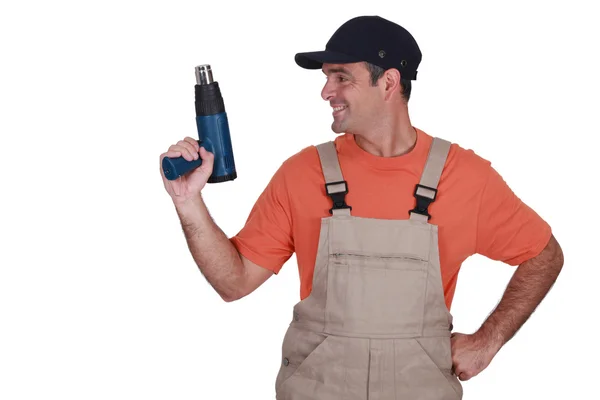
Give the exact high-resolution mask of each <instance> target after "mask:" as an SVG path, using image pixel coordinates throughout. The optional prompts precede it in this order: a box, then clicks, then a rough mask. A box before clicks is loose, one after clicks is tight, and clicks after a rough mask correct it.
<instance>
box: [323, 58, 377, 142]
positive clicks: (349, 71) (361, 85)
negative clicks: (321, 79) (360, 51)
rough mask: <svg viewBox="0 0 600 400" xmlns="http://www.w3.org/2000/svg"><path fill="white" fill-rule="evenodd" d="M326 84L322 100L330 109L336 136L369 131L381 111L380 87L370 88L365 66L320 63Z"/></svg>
mask: <svg viewBox="0 0 600 400" xmlns="http://www.w3.org/2000/svg"><path fill="white" fill-rule="evenodd" d="M322 70H323V73H324V74H325V76H326V78H327V82H326V83H325V86H324V87H323V90H322V91H321V97H323V99H324V100H326V101H328V102H329V104H330V105H331V106H332V107H333V123H332V124H331V129H332V130H333V131H334V132H335V133H343V132H350V133H358V134H360V133H362V132H364V131H365V130H368V129H371V128H372V127H373V124H374V123H376V121H377V119H378V116H379V113H380V112H381V111H382V107H381V105H382V104H381V103H382V102H383V94H382V90H381V87H379V86H371V78H370V75H369V70H368V69H367V67H366V65H365V64H364V63H353V64H323V67H322Z"/></svg>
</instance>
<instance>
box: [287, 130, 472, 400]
mask: <svg viewBox="0 0 600 400" xmlns="http://www.w3.org/2000/svg"><path fill="white" fill-rule="evenodd" d="M449 148H450V143H449V142H447V141H445V140H443V139H439V138H434V141H433V144H432V146H431V149H430V151H429V155H428V158H427V162H426V165H425V169H424V171H423V174H422V176H421V181H420V184H419V185H417V187H416V190H415V193H414V194H415V197H416V199H417V206H416V207H415V209H413V210H410V211H408V210H407V212H408V214H409V215H410V218H407V219H405V220H383V219H373V218H362V217H354V216H352V215H351V213H350V211H351V208H352V207H351V205H350V206H349V205H347V204H346V203H345V199H344V197H345V195H346V193H347V192H348V186H347V184H346V182H345V181H344V179H343V176H342V172H341V169H340V165H339V162H338V158H337V152H336V149H335V145H334V143H333V142H327V143H323V144H320V145H318V146H317V150H318V152H319V157H320V159H321V166H322V168H323V173H324V176H325V181H326V185H325V188H326V193H327V194H328V195H329V196H330V197H331V198H332V201H333V208H332V209H331V210H330V213H331V214H332V216H331V217H326V218H323V219H322V220H321V232H320V237H319V248H318V252H317V258H316V264H315V271H314V276H313V286H312V291H311V293H310V295H309V296H308V297H307V298H305V299H304V300H302V301H300V302H299V303H297V304H296V305H295V306H294V312H293V319H292V322H291V323H290V326H289V328H288V330H287V332H286V334H285V337H284V340H283V345H282V365H281V367H280V370H279V373H278V375H277V379H276V384H275V390H276V394H277V399H278V400H308V399H316V400H333V399H336V400H338V399H344V400H367V399H368V400H391V399H394V400H396V399H411V400H412V399H415V400H416V399H419V400H433V399H436V400H437V399H440V400H441V399H448V400H456V399H461V398H462V386H461V384H460V382H459V381H458V379H457V378H456V376H455V375H454V374H453V373H452V358H451V352H450V332H451V330H452V316H451V315H450V313H449V312H448V309H447V308H446V304H445V302H444V293H443V289H442V280H441V273H440V261H439V254H438V228H437V226H436V225H432V224H429V222H428V221H429V215H428V213H427V206H428V205H429V204H430V203H431V201H433V200H434V199H435V195H436V193H437V185H438V182H439V179H440V176H441V173H442V169H443V167H444V163H445V161H446V157H447V155H448V151H449ZM382 190H383V191H385V188H382Z"/></svg>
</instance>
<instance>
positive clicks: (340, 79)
mask: <svg viewBox="0 0 600 400" xmlns="http://www.w3.org/2000/svg"><path fill="white" fill-rule="evenodd" d="M347 80H348V79H346V78H345V77H343V76H338V81H340V82H346V81H347Z"/></svg>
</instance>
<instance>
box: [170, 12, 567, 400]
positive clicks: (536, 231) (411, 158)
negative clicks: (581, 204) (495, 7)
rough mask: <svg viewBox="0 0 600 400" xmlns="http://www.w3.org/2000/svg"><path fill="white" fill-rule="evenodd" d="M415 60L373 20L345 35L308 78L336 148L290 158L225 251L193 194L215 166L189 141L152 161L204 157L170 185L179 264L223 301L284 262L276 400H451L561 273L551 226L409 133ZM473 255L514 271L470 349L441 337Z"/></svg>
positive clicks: (467, 163)
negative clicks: (288, 291)
mask: <svg viewBox="0 0 600 400" xmlns="http://www.w3.org/2000/svg"><path fill="white" fill-rule="evenodd" d="M420 61H421V52H420V49H419V47H418V45H417V43H416V41H415V39H414V38H413V37H412V35H411V34H410V33H409V32H408V31H406V30H405V29H404V28H402V27H401V26H399V25H397V24H395V23H393V22H391V21H388V20H385V19H383V18H380V17H373V16H368V17H358V18H353V19H351V20H350V21H348V22H346V23H345V24H343V25H342V26H341V27H340V28H338V30H337V31H336V32H335V33H334V35H333V36H332V37H331V38H330V40H329V42H328V43H327V46H326V50H325V51H317V52H311V53H299V54H297V55H296V62H297V64H298V65H299V66H301V67H303V68H306V69H321V70H322V71H323V73H324V74H325V76H326V83H325V85H324V87H323V90H322V93H321V96H322V98H323V99H324V100H325V101H327V102H329V103H330V105H331V107H332V108H333V124H332V126H331V128H332V130H333V131H334V132H335V133H337V134H341V135H339V136H338V137H337V138H336V139H335V140H334V141H330V142H326V143H323V144H320V145H318V146H310V147H308V148H305V149H303V150H302V151H300V152H298V153H297V154H295V155H293V156H292V157H290V158H289V159H287V160H286V161H285V162H284V163H283V164H282V166H281V167H280V168H279V170H278V171H277V172H276V173H275V175H274V176H273V178H272V180H271V182H270V183H269V185H268V186H267V187H266V189H265V190H264V192H263V193H262V194H261V196H260V198H259V199H258V201H257V202H256V204H255V206H254V208H253V209H252V211H251V213H250V216H249V218H248V220H247V221H246V224H245V226H244V227H243V229H242V230H241V231H240V232H239V233H238V234H237V235H236V236H235V237H232V238H229V239H228V238H227V237H226V236H225V235H224V234H223V232H222V231H221V230H220V229H219V228H218V227H217V226H216V225H215V224H214V222H213V221H212V220H211V218H210V216H209V213H208V211H207V208H206V205H205V204H204V202H203V200H202V196H201V190H202V188H203V187H204V185H205V183H206V181H207V180H208V177H209V176H210V174H211V173H212V163H213V156H212V154H210V153H208V152H207V151H206V150H205V149H203V148H198V144H197V142H196V141H195V140H193V139H191V138H189V137H188V138H186V139H184V140H182V141H179V142H178V143H177V144H176V145H173V146H171V147H170V148H169V150H168V151H167V152H166V153H164V154H163V155H161V160H162V157H164V156H169V157H178V156H183V157H184V158H186V159H187V160H191V159H197V158H198V157H201V158H202V159H203V164H202V166H201V167H200V168H198V169H197V170H195V171H194V172H192V173H190V174H189V175H187V176H184V177H182V178H180V179H178V180H176V181H167V180H166V179H165V178H164V176H163V181H164V184H165V188H166V190H167V191H168V193H169V194H170V195H171V197H172V199H173V202H174V204H175V207H176V210H177V213H178V215H179V217H180V219H181V223H182V226H183V229H184V232H185V236H186V239H187V243H188V246H189V248H190V251H191V253H192V255H193V257H194V259H195V261H196V262H197V264H198V266H199V268H200V270H201V271H202V273H203V274H204V275H205V277H206V278H207V280H208V281H209V282H210V284H211V285H212V286H213V287H214V289H215V290H216V291H217V292H218V293H219V294H220V295H221V297H222V298H223V299H224V300H225V301H234V300H237V299H240V298H242V297H244V296H246V295H248V294H249V293H251V292H253V291H254V290H255V289H256V288H257V287H259V286H260V285H261V284H262V283H263V282H265V281H266V280H267V279H268V278H269V277H271V276H272V275H273V274H274V273H275V274H276V273H278V272H279V270H280V268H281V267H282V265H283V264H284V263H285V262H286V261H287V260H288V259H289V257H290V256H291V255H292V253H293V252H295V253H296V255H297V260H298V267H299V271H300V277H301V288H300V302H299V303H298V304H296V306H295V307H294V312H293V314H292V321H291V323H290V326H289V328H288V330H287V333H286V335H285V337H284V339H283V345H282V363H281V366H280V370H279V374H278V376H277V379H276V384H275V389H276V393H277V398H278V399H289V400H296V399H327V400H328V399H357V400H358V399H417V398H418V399H460V398H462V393H463V390H462V386H461V383H460V382H459V380H468V379H470V378H471V377H473V376H475V375H477V374H478V373H480V372H481V371H482V370H483V369H484V368H486V367H487V366H488V365H489V363H490V362H491V360H492V358H493V357H494V356H495V354H496V353H497V352H498V351H499V350H500V348H501V347H502V346H503V345H504V344H505V343H506V342H507V341H508V340H509V339H510V338H511V337H512V336H513V335H514V334H515V333H516V332H517V330H518V329H519V328H520V327H521V326H522V324H523V323H524V322H525V321H526V320H527V319H528V317H529V316H530V315H531V313H532V312H533V311H534V309H535V308H536V306H537V305H538V304H539V303H540V302H541V300H542V299H543V298H544V296H545V295H546V293H547V292H548V290H549V289H550V287H551V286H552V284H553V282H554V281H555V279H556V277H557V276H558V274H559V272H560V270H561V267H562V265H563V258H562V252H561V249H560V246H559V245H558V243H557V241H556V240H555V238H554V236H553V235H552V232H551V229H550V226H549V225H548V224H547V223H546V222H545V221H544V220H543V219H541V218H540V217H539V216H538V215H537V214H536V213H535V212H534V211H533V210H532V209H531V208H529V207H528V206H527V205H525V204H524V203H523V202H522V201H521V200H520V199H519V198H518V197H517V196H516V195H515V194H514V193H513V192H512V191H511V190H510V188H509V187H508V186H507V185H506V183H505V182H504V181H503V180H502V178H501V176H500V175H499V174H498V173H497V172H496V171H495V170H494V169H493V168H492V167H491V164H490V162H489V161H487V160H484V159H483V158H481V157H479V156H477V155H476V154H475V153H474V152H473V151H470V150H465V149H463V148H461V147H460V146H458V145H457V144H451V143H450V142H448V141H446V140H443V139H441V138H434V137H432V136H429V135H428V134H427V133H425V132H423V131H422V130H420V129H418V128H415V127H413V126H412V124H411V122H410V118H409V114H408V106H407V104H408V100H409V97H410V89H411V81H412V80H416V77H417V68H418V65H419V63H420ZM476 253H478V254H482V255H485V256H486V257H489V258H491V259H494V260H501V261H503V262H505V263H507V264H510V265H518V268H517V269H516V271H515V273H514V276H513V278H512V279H511V281H510V283H509V285H508V287H507V289H506V291H505V293H504V295H503V297H502V299H501V301H500V303H499V304H498V306H497V308H496V309H495V310H494V311H493V313H492V314H491V315H490V316H489V317H488V318H487V320H486V321H485V322H484V323H483V324H482V326H481V327H480V329H479V330H478V331H477V332H475V333H474V334H471V335H465V334H460V333H451V331H452V316H451V315H450V313H449V309H450V305H451V302H452V297H453V295H454V290H455V287H456V280H457V276H458V271H459V269H460V265H461V263H462V262H463V261H464V260H465V259H466V258H467V257H469V256H470V255H472V254H476Z"/></svg>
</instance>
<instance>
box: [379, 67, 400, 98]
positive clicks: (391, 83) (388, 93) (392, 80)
mask: <svg viewBox="0 0 600 400" xmlns="http://www.w3.org/2000/svg"><path fill="white" fill-rule="evenodd" d="M382 78H383V79H382V80H383V86H384V88H385V100H389V99H390V98H392V95H393V94H395V93H400V71H398V70H397V69H396V68H390V69H388V70H386V71H385V72H384V74H383V76H382Z"/></svg>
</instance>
